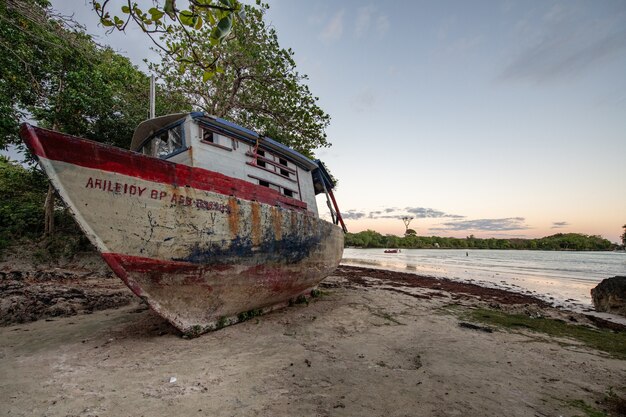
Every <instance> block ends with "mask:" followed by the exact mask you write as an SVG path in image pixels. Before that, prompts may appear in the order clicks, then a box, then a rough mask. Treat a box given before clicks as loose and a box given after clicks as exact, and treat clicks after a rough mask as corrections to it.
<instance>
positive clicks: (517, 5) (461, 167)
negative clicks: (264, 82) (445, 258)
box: [52, 0, 626, 242]
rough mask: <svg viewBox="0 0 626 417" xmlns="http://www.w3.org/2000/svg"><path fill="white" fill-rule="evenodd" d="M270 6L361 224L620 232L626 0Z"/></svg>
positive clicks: (343, 197) (70, 7)
mask: <svg viewBox="0 0 626 417" xmlns="http://www.w3.org/2000/svg"><path fill="white" fill-rule="evenodd" d="M142 1H143V2H144V3H151V1H150V0H139V3H140V4H141V2H142ZM178 3H179V7H181V4H182V3H184V0H179V1H178ZM52 4H53V7H54V8H55V9H56V10H59V11H61V12H62V13H64V14H74V16H75V18H76V19H77V20H78V21H79V22H82V23H83V24H85V25H86V26H87V31H88V32H89V33H91V34H93V35H95V36H96V37H97V38H96V40H97V41H98V42H99V43H101V44H106V45H110V46H112V47H113V48H114V49H116V50H118V51H119V52H120V53H122V54H124V55H126V56H128V57H129V58H131V60H132V61H133V62H134V63H135V64H137V65H138V66H139V67H140V68H142V69H144V70H146V66H145V64H144V63H143V62H142V60H143V59H148V60H158V59H159V58H158V55H157V54H156V53H154V52H151V51H150V50H149V47H150V45H149V41H148V40H147V38H146V37H145V36H144V35H143V34H142V33H140V31H139V30H138V29H131V30H128V32H127V33H126V34H122V33H116V34H111V35H106V34H105V30H104V29H103V28H102V27H99V26H98V24H97V18H96V17H95V14H94V12H92V11H90V8H89V5H88V4H87V3H86V2H85V1H82V0H79V1H76V0H53V1H52ZM269 4H270V10H269V11H268V13H267V21H268V22H269V23H271V24H272V25H273V26H274V27H275V28H276V30H277V33H278V39H279V43H280V44H281V46H282V47H284V48H292V49H293V51H294V52H295V60H296V63H297V66H298V70H299V71H300V72H301V73H304V74H307V75H308V76H309V80H308V81H307V84H308V85H309V87H310V89H311V92H312V93H313V94H314V95H315V96H317V97H319V105H320V106H321V107H322V108H323V109H324V110H325V111H326V112H327V113H328V114H330V116H331V118H332V120H331V124H330V126H329V127H328V129H327V130H326V132H327V134H328V138H329V141H330V142H331V143H332V144H333V146H332V147H330V148H324V149H320V150H318V151H317V152H316V154H317V156H318V157H320V158H321V159H322V160H323V161H324V162H325V163H326V164H327V166H328V167H329V168H330V170H331V171H332V173H333V175H334V176H335V177H336V178H338V179H339V184H338V187H337V190H336V192H335V195H336V197H337V200H338V203H339V206H340V208H341V211H342V212H343V214H344V218H345V219H346V224H347V226H348V229H349V230H350V231H351V232H358V231H361V230H366V229H373V230H376V231H378V232H380V233H383V234H396V235H401V234H403V233H404V231H405V226H404V223H403V222H402V220H401V218H402V217H406V216H410V217H414V219H413V220H412V222H411V223H410V227H411V228H412V229H414V230H416V231H417V233H418V235H429V236H430V235H437V236H456V237H465V236H469V235H470V234H473V235H475V236H477V237H524V238H533V237H541V236H547V235H551V234H554V233H569V232H577V233H585V234H597V235H602V236H603V237H605V238H607V239H609V240H611V241H614V242H617V241H618V240H619V235H620V234H621V233H622V228H621V227H622V225H624V224H626V170H625V167H626V2H624V1H622V0H616V1H608V0H597V1H576V0H566V1H547V0H541V1H539V0H524V1H509V0H504V1H495V0H494V1H471V2H468V1H435V0H432V1H400V0H399V1H393V2H391V1H389V2H381V1H378V2H373V1H371V2H368V1H355V0H347V1H343V2H337V1H328V0H317V1H306V0H288V1H287V0H275V1H272V0H270V1H269ZM323 209H325V207H324V206H321V205H320V210H323Z"/></svg>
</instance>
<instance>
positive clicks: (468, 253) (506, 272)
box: [342, 249, 626, 311]
mask: <svg viewBox="0 0 626 417" xmlns="http://www.w3.org/2000/svg"><path fill="white" fill-rule="evenodd" d="M342 264H344V265H354V266H364V267H371V268H382V269H390V270H395V271H402V272H412V273H415V274H420V275H430V276H435V277H442V278H449V279H453V280H458V281H463V282H473V283H476V284H479V285H483V286H488V287H496V288H503V289H508V290H511V291H516V292H521V293H527V294H532V295H535V296H537V297H539V298H541V299H544V300H546V301H548V302H550V303H552V304H554V305H557V306H562V307H565V308H568V309H572V310H575V311H585V310H589V309H592V308H593V307H592V301H591V293H590V291H591V289H592V288H593V287H595V286H596V285H597V284H598V283H599V282H600V281H602V280H603V279H604V278H609V277H613V276H615V275H626V253H624V252H546V251H523V250H472V249H469V250H466V249H402V252H400V253H384V250H383V249H345V251H344V253H343V260H342Z"/></svg>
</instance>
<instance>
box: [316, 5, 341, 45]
mask: <svg viewBox="0 0 626 417" xmlns="http://www.w3.org/2000/svg"><path fill="white" fill-rule="evenodd" d="M343 15H344V10H339V11H338V12H337V13H335V15H334V16H333V17H332V18H331V19H330V21H329V22H328V23H327V24H326V26H325V27H324V29H322V33H321V34H320V38H321V39H322V40H323V41H326V42H332V41H337V40H339V39H340V38H341V36H342V35H343Z"/></svg>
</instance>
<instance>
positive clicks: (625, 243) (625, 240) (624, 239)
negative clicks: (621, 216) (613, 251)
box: [621, 224, 626, 249]
mask: <svg viewBox="0 0 626 417" xmlns="http://www.w3.org/2000/svg"><path fill="white" fill-rule="evenodd" d="M622 228H623V229H624V234H622V236H621V238H622V246H624V248H625V249H626V224H625V225H623V226H622Z"/></svg>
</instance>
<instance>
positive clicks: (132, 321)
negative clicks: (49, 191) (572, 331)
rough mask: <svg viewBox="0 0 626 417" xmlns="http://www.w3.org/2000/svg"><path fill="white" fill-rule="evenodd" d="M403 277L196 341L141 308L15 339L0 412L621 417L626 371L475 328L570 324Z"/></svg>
mask: <svg viewBox="0 0 626 417" xmlns="http://www.w3.org/2000/svg"><path fill="white" fill-rule="evenodd" d="M378 274H382V275H378ZM390 274H391V275H390ZM390 274H387V273H384V274H383V273H382V272H375V271H373V270H366V269H362V268H356V269H355V268H346V267H340V269H339V270H338V271H337V273H336V274H335V276H333V277H330V278H328V279H327V280H325V281H324V282H323V285H322V286H321V289H322V293H323V294H322V296H321V297H319V298H316V299H314V300H313V301H312V302H311V303H310V304H309V305H304V304H302V305H296V306H294V307H290V308H287V309H284V310H281V311H277V312H274V313H271V314H268V315H266V316H263V317H259V318H255V319H253V320H250V321H247V322H244V323H241V324H238V325H235V326H231V327H227V328H225V329H222V330H219V331H216V332H213V333H209V334H206V335H203V336H201V337H199V338H197V339H193V340H185V339H182V338H181V337H180V335H179V334H178V333H177V332H176V331H175V330H174V329H173V328H172V327H171V326H169V325H168V324H167V323H166V322H164V321H163V320H162V319H160V318H159V317H157V316H155V315H154V314H153V313H152V312H151V311H150V310H148V309H146V308H145V307H143V306H141V305H140V304H138V303H136V302H135V301H133V302H132V303H131V304H129V305H128V306H125V307H122V308H118V309H111V310H105V311H99V312H98V311H96V312H94V313H93V314H87V315H77V316H74V317H67V318H54V319H52V320H53V321H52V322H47V321H44V320H40V321H37V322H34V323H27V324H21V325H16V326H15V325H14V326H8V327H2V328H0V375H2V378H1V379H0V413H1V414H2V415H11V416H32V415H46V416H67V415H71V416H125V415H145V416H172V415H185V416H192V415H199V416H233V415H234V416H254V415H257V416H294V415H303V416H355V415H359V416H415V415H423V416H454V415H458V416H501V415H507V416H558V415H562V416H575V415H578V416H581V415H585V414H586V411H584V410H592V411H594V412H595V411H597V412H605V413H608V414H607V415H617V414H615V413H617V411H614V410H616V408H611V407H612V403H611V398H613V397H614V396H615V393H623V392H624V390H625V388H626V387H625V385H626V383H625V382H624V381H626V361H624V360H620V359H615V358H614V357H611V356H610V355H609V354H607V353H605V352H602V351H598V350H594V349H591V348H589V347H587V346H585V345H584V344H582V343H580V342H579V341H577V340H572V339H567V338H562V337H561V338H555V337H551V336H547V335H544V334H540V333H534V332H530V331H525V330H524V329H521V330H519V331H509V330H505V329H501V328H497V327H492V328H489V329H485V327H484V325H483V324H480V323H470V322H468V319H467V316H466V314H467V313H469V312H472V311H475V310H476V309H477V308H482V307H488V306H489V305H490V304H491V305H492V308H494V310H497V311H504V310H506V311H508V310H509V309H510V311H520V312H524V311H526V313H527V314H531V315H543V316H551V315H556V316H558V315H559V314H563V316H562V317H563V320H564V321H569V314H568V313H566V312H559V311H558V310H555V311H552V309H551V308H549V307H546V306H544V305H542V304H540V303H537V302H534V301H532V300H530V299H525V300H522V301H521V302H522V304H517V303H513V304H511V303H508V301H507V300H509V301H510V300H512V299H510V298H508V296H505V295H503V294H500V295H498V294H495V293H491V295H489V296H483V295H481V294H473V293H471V291H472V290H470V289H468V287H464V290H463V291H458V292H455V291H454V290H453V289H452V288H449V287H446V288H445V289H444V288H442V287H441V286H436V287H435V288H433V287H432V286H421V285H418V284H415V285H413V284H414V283H408V282H406V281H404V278H407V277H403V276H402V275H395V273H390ZM435 284H436V283H435ZM446 285H447V284H446ZM476 291H480V290H478V289H477V290H476ZM501 296H502V297H504V298H502V297H501ZM498 306H499V307H498ZM573 318H574V320H579V319H581V320H582V319H584V318H580V317H578V316H576V317H573ZM464 323H465V324H466V325H464ZM471 325H474V326H475V327H472V326H471ZM487 330H488V331H487ZM174 378H175V380H174ZM170 381H172V382H170Z"/></svg>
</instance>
